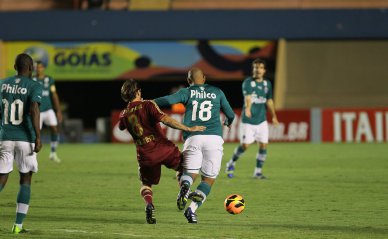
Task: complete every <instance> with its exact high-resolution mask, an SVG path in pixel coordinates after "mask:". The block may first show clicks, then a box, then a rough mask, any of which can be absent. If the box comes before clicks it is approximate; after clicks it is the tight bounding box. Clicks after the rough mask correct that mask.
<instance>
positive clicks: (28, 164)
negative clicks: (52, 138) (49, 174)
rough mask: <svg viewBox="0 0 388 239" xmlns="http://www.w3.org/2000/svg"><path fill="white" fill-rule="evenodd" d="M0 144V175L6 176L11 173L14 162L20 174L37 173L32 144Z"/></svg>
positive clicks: (22, 142) (17, 142)
mask: <svg viewBox="0 0 388 239" xmlns="http://www.w3.org/2000/svg"><path fill="white" fill-rule="evenodd" d="M0 144H1V145H0V173H2V174H7V173H10V172H12V170H13V161H14V160H15V161H16V165H17V166H18V168H19V172H21V173H28V172H30V171H32V172H34V173H36V172H38V161H37V160H36V153H35V152H34V146H35V144H34V143H29V142H24V141H2V142H0Z"/></svg>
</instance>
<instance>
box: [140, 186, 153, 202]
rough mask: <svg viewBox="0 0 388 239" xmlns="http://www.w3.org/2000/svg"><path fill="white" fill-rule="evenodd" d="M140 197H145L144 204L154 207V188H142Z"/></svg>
mask: <svg viewBox="0 0 388 239" xmlns="http://www.w3.org/2000/svg"><path fill="white" fill-rule="evenodd" d="M140 195H141V196H142V197H143V199H144V202H145V203H146V204H152V205H153V202H152V195H153V193H152V188H150V187H147V186H143V187H141V189H140Z"/></svg>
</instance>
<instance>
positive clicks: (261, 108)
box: [242, 77, 272, 125]
mask: <svg viewBox="0 0 388 239" xmlns="http://www.w3.org/2000/svg"><path fill="white" fill-rule="evenodd" d="M242 91H243V95H244V97H245V96H247V95H250V96H251V102H252V105H251V114H252V117H251V118H248V117H247V116H246V115H245V107H246V106H245V100H244V107H243V111H242V122H243V123H246V124H254V125H258V124H260V123H262V122H264V121H266V120H267V116H266V115H267V107H266V103H267V100H269V99H272V85H271V82H269V81H267V80H265V79H264V80H263V81H261V82H257V81H255V80H254V79H253V78H252V77H248V78H246V79H245V80H244V82H243V84H242Z"/></svg>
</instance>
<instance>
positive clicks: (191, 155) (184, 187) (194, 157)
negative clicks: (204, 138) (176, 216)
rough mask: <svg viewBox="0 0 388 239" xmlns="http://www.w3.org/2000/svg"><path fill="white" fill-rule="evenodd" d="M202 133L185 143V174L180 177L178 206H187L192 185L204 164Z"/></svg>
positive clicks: (181, 208)
mask: <svg viewBox="0 0 388 239" xmlns="http://www.w3.org/2000/svg"><path fill="white" fill-rule="evenodd" d="M201 145H202V142H201V135H196V136H192V137H190V138H188V139H187V140H186V141H185V143H184V145H183V152H182V153H183V164H182V165H183V174H182V177H181V179H180V189H179V193H178V197H177V207H178V209H179V210H183V209H185V207H186V204H187V199H188V197H189V193H190V187H191V185H192V184H193V182H194V180H195V178H196V177H197V176H198V173H199V170H200V168H201V165H202V152H201Z"/></svg>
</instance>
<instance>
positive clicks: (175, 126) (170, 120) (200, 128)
mask: <svg viewBox="0 0 388 239" xmlns="http://www.w3.org/2000/svg"><path fill="white" fill-rule="evenodd" d="M161 122H162V123H163V124H165V125H167V126H169V127H171V128H173V129H179V130H183V131H188V132H196V131H200V132H202V131H204V130H205V129H206V127H205V126H193V127H187V126H186V125H184V124H182V123H180V122H178V121H176V120H175V119H173V118H171V117H170V116H168V115H165V116H164V117H163V118H162V119H161Z"/></svg>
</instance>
